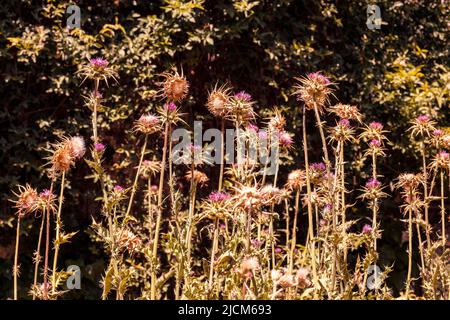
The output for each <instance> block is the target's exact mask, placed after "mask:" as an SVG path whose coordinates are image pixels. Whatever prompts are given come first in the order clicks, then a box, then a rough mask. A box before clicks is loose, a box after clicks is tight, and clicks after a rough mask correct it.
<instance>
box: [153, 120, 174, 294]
mask: <svg viewBox="0 0 450 320" xmlns="http://www.w3.org/2000/svg"><path fill="white" fill-rule="evenodd" d="M169 138H170V137H169V122H166V124H165V129H164V145H163V152H162V160H161V173H160V176H159V188H158V202H157V212H158V214H157V217H156V225H155V238H154V240H153V250H152V264H153V265H152V272H151V273H152V276H151V278H152V279H151V281H152V282H151V293H150V297H151V299H152V300H155V299H156V282H157V280H158V279H157V275H156V260H157V253H158V241H159V228H160V225H161V216H162V200H163V197H162V196H163V187H164V173H165V170H166V160H167V144H168V139H169Z"/></svg>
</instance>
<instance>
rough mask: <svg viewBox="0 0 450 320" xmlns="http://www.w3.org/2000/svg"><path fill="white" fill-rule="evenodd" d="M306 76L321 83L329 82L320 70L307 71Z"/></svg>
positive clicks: (326, 83)
mask: <svg viewBox="0 0 450 320" xmlns="http://www.w3.org/2000/svg"><path fill="white" fill-rule="evenodd" d="M306 76H307V77H308V78H309V79H311V80H315V81H317V82H320V83H321V84H323V85H328V84H330V83H331V81H330V79H329V78H328V77H326V76H324V75H323V74H321V73H320V72H313V73H308V74H307V75H306Z"/></svg>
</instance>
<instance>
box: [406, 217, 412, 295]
mask: <svg viewBox="0 0 450 320" xmlns="http://www.w3.org/2000/svg"><path fill="white" fill-rule="evenodd" d="M412 232H413V230H412V210H408V275H407V277H406V293H405V295H406V298H407V299H408V296H409V290H410V285H411V272H412V251H413V247H412Z"/></svg>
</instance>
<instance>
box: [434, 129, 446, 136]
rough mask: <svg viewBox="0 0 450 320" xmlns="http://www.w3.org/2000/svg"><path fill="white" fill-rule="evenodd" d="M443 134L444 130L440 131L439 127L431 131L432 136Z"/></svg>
mask: <svg viewBox="0 0 450 320" xmlns="http://www.w3.org/2000/svg"><path fill="white" fill-rule="evenodd" d="M443 134H444V131H442V130H441V129H436V130H434V131H433V136H435V137H441V136H442V135H443Z"/></svg>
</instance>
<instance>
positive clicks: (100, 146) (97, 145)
mask: <svg viewBox="0 0 450 320" xmlns="http://www.w3.org/2000/svg"><path fill="white" fill-rule="evenodd" d="M105 148H106V147H105V145H104V144H103V143H95V144H94V149H95V151H98V152H102V151H104V150H105Z"/></svg>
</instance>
